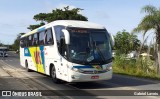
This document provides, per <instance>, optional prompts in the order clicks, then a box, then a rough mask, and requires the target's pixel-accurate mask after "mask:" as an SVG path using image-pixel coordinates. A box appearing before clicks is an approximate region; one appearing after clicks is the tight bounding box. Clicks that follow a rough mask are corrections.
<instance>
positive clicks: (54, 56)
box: [20, 20, 113, 83]
mask: <svg viewBox="0 0 160 99" xmlns="http://www.w3.org/2000/svg"><path fill="white" fill-rule="evenodd" d="M112 43H113V42H112V38H111V36H110V34H109V33H108V32H107V30H106V29H105V28H104V27H103V26H101V25H98V24H95V23H90V22H87V21H74V20H58V21H54V22H51V23H49V24H47V25H44V26H42V27H39V28H37V29H35V30H33V31H31V32H29V33H27V34H24V35H23V36H21V40H20V64H21V65H22V66H23V67H25V68H26V69H27V71H30V70H33V71H37V72H40V73H43V74H46V75H50V76H51V77H52V79H53V81H54V82H55V83H59V82H60V81H61V80H63V81H67V82H87V81H98V80H108V79H111V78H112V50H111V46H112Z"/></svg>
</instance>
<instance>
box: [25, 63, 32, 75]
mask: <svg viewBox="0 0 160 99" xmlns="http://www.w3.org/2000/svg"><path fill="white" fill-rule="evenodd" d="M25 67H26V71H27V72H30V71H31V70H30V69H29V68H28V62H27V61H26V62H25Z"/></svg>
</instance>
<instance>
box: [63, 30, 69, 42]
mask: <svg viewBox="0 0 160 99" xmlns="http://www.w3.org/2000/svg"><path fill="white" fill-rule="evenodd" d="M62 32H63V33H64V38H65V43H66V44H70V36H69V32H68V31H67V30H66V29H62Z"/></svg>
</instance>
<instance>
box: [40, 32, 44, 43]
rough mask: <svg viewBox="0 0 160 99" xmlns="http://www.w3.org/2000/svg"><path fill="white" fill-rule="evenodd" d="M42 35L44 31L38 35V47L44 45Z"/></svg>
mask: <svg viewBox="0 0 160 99" xmlns="http://www.w3.org/2000/svg"><path fill="white" fill-rule="evenodd" d="M44 33H45V32H44V31H42V32H40V33H39V45H44V37H45V35H44Z"/></svg>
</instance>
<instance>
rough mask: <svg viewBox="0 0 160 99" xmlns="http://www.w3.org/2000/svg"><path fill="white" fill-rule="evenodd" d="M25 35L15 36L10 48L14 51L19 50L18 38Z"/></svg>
mask: <svg viewBox="0 0 160 99" xmlns="http://www.w3.org/2000/svg"><path fill="white" fill-rule="evenodd" d="M24 34H25V33H19V34H18V35H17V38H16V39H15V41H14V43H13V45H12V48H13V49H14V50H19V45H20V37H21V36H22V35H24Z"/></svg>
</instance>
